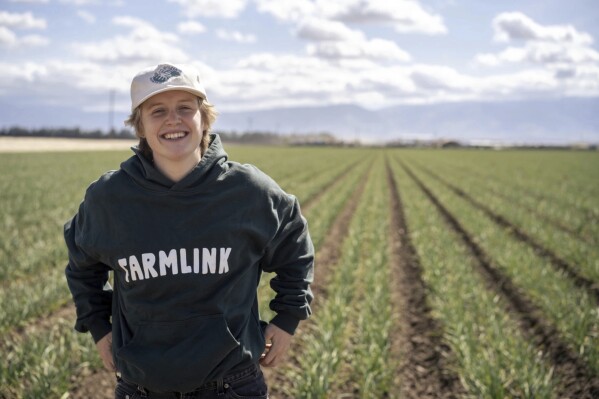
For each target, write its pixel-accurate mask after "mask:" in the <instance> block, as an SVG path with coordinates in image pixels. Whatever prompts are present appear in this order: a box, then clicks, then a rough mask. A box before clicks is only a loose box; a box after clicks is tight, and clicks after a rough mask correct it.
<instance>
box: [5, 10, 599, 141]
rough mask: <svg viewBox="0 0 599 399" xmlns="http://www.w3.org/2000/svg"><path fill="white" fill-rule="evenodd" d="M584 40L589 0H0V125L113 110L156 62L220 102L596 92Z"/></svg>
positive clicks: (592, 20)
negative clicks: (182, 66) (195, 81)
mask: <svg viewBox="0 0 599 399" xmlns="http://www.w3.org/2000/svg"><path fill="white" fill-rule="evenodd" d="M597 40H599V6H598V4H597V2H596V0H569V1H563V0H543V1H541V0H537V1H533V0H519V1H513V0H502V1H481V0H420V1H419V0H395V1H392V0H285V1H281V0H156V1H143V0H134V1H123V0H105V1H100V0H1V1H0V69H1V70H2V73H3V76H2V79H0V106H1V108H2V109H0V126H6V125H11V124H15V123H19V124H20V125H27V124H29V125H31V126H43V125H44V124H57V121H60V115H58V116H57V115H56V113H60V112H61V111H60V110H64V111H65V115H66V114H67V113H68V112H67V111H69V112H70V111H73V112H79V113H80V114H81V115H86V114H106V113H108V111H109V109H110V107H111V106H110V104H111V102H110V98H111V94H110V93H113V94H112V96H113V97H112V98H114V107H115V110H116V112H117V113H127V112H128V109H129V106H130V99H129V85H130V82H131V79H132V77H133V76H134V75H135V73H136V72H137V71H139V70H141V69H143V68H145V67H147V66H150V65H156V64H158V63H161V62H174V63H189V64H193V65H195V66H196V67H197V68H198V69H199V70H200V71H201V75H202V76H203V80H204V86H205V87H206V90H207V94H208V99H209V101H210V102H212V103H213V104H215V106H216V108H217V109H218V110H219V111H220V112H221V113H223V115H225V114H226V113H227V112H234V111H252V110H266V109H271V108H279V107H297V106H326V105H333V104H353V105H359V106H361V107H364V108H366V109H370V110H378V109H383V108H386V107H391V106H395V105H401V104H439V103H456V102H500V101H514V100H523V101H525V100H547V99H564V98H580V97H585V98H589V97H591V98H597V97H599V51H598V49H599V47H598V45H597ZM44 109H48V110H50V109H51V110H53V111H52V113H53V114H54V115H53V116H52V118H49V117H48V112H45V113H44V112H42V111H43V110H44ZM15 115H18V118H17V117H16V116H15ZM69 115H72V114H71V113H69ZM83 119H84V118H82V120H83ZM64 122H65V123H64V124H63V126H69V125H71V124H73V123H75V122H74V121H72V119H68V120H67V119H65V121H64ZM102 123H103V122H102ZM118 126H119V125H118V123H117V127H118ZM83 127H84V128H88V127H89V128H101V129H107V126H106V124H103V125H101V126H83Z"/></svg>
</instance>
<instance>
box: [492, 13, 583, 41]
mask: <svg viewBox="0 0 599 399" xmlns="http://www.w3.org/2000/svg"><path fill="white" fill-rule="evenodd" d="M493 29H494V31H495V40H496V41H498V42H510V41H513V40H523V41H546V42H554V43H572V44H578V45H590V44H592V43H593V38H592V37H591V36H590V35H589V34H588V33H584V32H579V31H578V30H576V28H574V27H573V26H572V25H549V26H542V25H539V24H538V23H536V22H535V21H533V20H532V19H531V18H529V17H528V16H526V15H524V14H522V13H520V12H506V13H501V14H499V15H497V16H496V17H495V19H493Z"/></svg>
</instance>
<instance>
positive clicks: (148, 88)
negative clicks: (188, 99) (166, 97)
mask: <svg viewBox="0 0 599 399" xmlns="http://www.w3.org/2000/svg"><path fill="white" fill-rule="evenodd" d="M169 90H183V91H187V92H189V93H192V94H195V95H196V96H198V97H200V98H202V99H203V100H205V99H206V90H204V86H203V85H202V82H201V80H200V74H199V72H198V71H197V69H196V68H194V67H193V66H191V65H181V64H177V65H175V64H168V63H165V64H160V65H156V66H152V67H148V68H145V69H144V70H142V71H141V72H139V73H138V74H137V75H135V77H134V78H133V81H132V82H131V111H133V110H135V108H137V107H138V106H139V105H140V104H141V103H143V102H144V101H146V100H147V99H148V98H150V97H152V96H153V95H155V94H158V93H162V92H165V91H169Z"/></svg>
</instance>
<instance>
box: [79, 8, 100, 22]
mask: <svg viewBox="0 0 599 399" xmlns="http://www.w3.org/2000/svg"><path fill="white" fill-rule="evenodd" d="M77 16H78V17H79V18H81V19H82V20H84V21H85V22H86V23H88V24H94V23H96V17H95V16H94V14H92V13H91V12H88V11H84V10H78V11H77Z"/></svg>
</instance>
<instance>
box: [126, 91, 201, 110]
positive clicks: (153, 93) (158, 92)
mask: <svg viewBox="0 0 599 399" xmlns="http://www.w3.org/2000/svg"><path fill="white" fill-rule="evenodd" d="M171 90H181V91H186V92H188V93H191V94H195V95H196V96H198V97H200V98H201V99H202V100H205V99H206V95H205V94H204V93H202V92H201V91H199V90H195V89H192V88H190V87H188V86H167V87H164V88H162V89H160V90H156V91H153V92H152V93H150V94H148V95H147V96H145V97H143V98H142V99H141V100H139V101H138V102H137V104H131V111H133V110H135V108H137V107H139V106H140V105H141V104H143V103H144V101H146V100H147V99H149V98H150V97H154V96H155V95H156V94H160V93H164V92H165V91H171Z"/></svg>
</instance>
